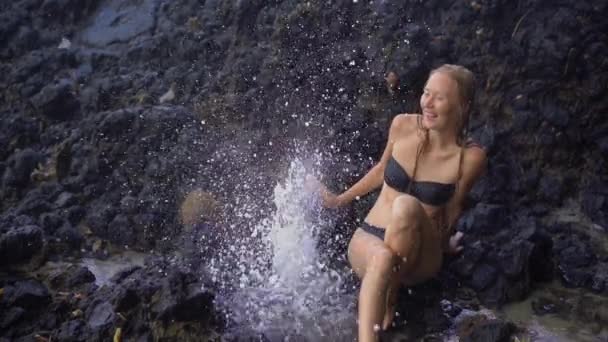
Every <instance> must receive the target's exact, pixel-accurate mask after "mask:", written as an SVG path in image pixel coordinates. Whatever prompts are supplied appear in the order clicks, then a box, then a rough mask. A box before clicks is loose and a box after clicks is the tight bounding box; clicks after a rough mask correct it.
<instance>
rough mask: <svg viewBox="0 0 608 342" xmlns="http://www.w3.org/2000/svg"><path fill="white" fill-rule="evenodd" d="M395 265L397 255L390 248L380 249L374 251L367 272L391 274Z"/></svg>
mask: <svg viewBox="0 0 608 342" xmlns="http://www.w3.org/2000/svg"><path fill="white" fill-rule="evenodd" d="M395 264H396V255H395V253H393V251H392V250H391V249H390V248H388V247H386V248H378V250H376V251H374V253H373V255H372V258H371V259H370V261H369V264H368V266H367V271H368V272H377V273H380V274H389V273H390V272H391V271H393V268H394V267H395Z"/></svg>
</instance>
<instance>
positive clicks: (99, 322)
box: [87, 302, 118, 331]
mask: <svg viewBox="0 0 608 342" xmlns="http://www.w3.org/2000/svg"><path fill="white" fill-rule="evenodd" d="M87 316H88V320H87V325H88V326H89V328H90V329H91V330H93V331H103V330H107V329H109V328H110V327H111V326H112V325H113V324H114V323H115V322H116V320H117V318H118V316H117V315H116V313H115V312H114V309H113V308H112V304H110V303H109V302H101V303H98V304H97V305H95V306H94V307H93V309H92V310H90V312H89V313H88V315H87Z"/></svg>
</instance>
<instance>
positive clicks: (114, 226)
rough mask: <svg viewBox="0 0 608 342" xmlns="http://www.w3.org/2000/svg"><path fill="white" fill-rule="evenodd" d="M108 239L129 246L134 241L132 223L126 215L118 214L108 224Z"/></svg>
mask: <svg viewBox="0 0 608 342" xmlns="http://www.w3.org/2000/svg"><path fill="white" fill-rule="evenodd" d="M108 238H109V239H110V240H111V241H113V242H115V243H119V244H123V245H128V246H131V245H133V244H134V242H135V240H136V235H135V230H134V229H133V223H131V221H130V220H129V218H128V217H127V216H126V215H123V214H119V215H116V216H115V217H114V219H112V221H111V222H110V223H109V224H108Z"/></svg>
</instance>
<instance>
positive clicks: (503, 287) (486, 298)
mask: <svg viewBox="0 0 608 342" xmlns="http://www.w3.org/2000/svg"><path fill="white" fill-rule="evenodd" d="M508 292H509V283H508V281H507V279H506V278H505V277H504V276H503V275H498V277H497V278H496V281H494V282H493V283H492V284H491V285H490V286H489V287H488V288H487V289H485V290H484V291H483V292H481V293H480V294H479V297H480V300H481V302H483V303H484V304H485V305H487V306H490V307H501V306H502V305H503V304H504V303H505V302H506V301H507V299H509V298H508Z"/></svg>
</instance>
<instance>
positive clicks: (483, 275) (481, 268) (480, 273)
mask: <svg viewBox="0 0 608 342" xmlns="http://www.w3.org/2000/svg"><path fill="white" fill-rule="evenodd" d="M497 274H498V272H497V270H496V268H494V267H492V266H490V265H488V264H485V263H482V264H480V265H478V266H477V267H475V270H474V271H473V276H472V277H471V286H472V287H473V288H474V289H475V290H477V291H481V290H483V289H485V288H486V287H487V286H488V285H490V284H491V283H492V282H494V279H496V275H497Z"/></svg>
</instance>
